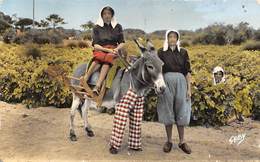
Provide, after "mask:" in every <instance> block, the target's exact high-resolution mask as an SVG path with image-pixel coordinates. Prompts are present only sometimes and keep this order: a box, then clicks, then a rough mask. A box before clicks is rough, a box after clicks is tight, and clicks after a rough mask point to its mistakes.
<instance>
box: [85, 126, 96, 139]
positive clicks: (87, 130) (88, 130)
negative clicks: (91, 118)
mask: <svg viewBox="0 0 260 162" xmlns="http://www.w3.org/2000/svg"><path fill="white" fill-rule="evenodd" d="M85 130H86V132H87V135H88V136H89V137H94V136H95V134H94V132H93V131H92V130H91V129H89V128H86V129H85Z"/></svg>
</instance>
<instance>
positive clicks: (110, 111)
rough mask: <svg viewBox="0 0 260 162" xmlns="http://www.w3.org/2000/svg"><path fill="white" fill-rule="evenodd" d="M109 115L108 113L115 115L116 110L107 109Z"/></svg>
mask: <svg viewBox="0 0 260 162" xmlns="http://www.w3.org/2000/svg"><path fill="white" fill-rule="evenodd" d="M107 113H108V114H109V115H113V114H115V108H110V109H107Z"/></svg>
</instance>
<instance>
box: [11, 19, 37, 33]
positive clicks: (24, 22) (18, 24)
mask: <svg viewBox="0 0 260 162" xmlns="http://www.w3.org/2000/svg"><path fill="white" fill-rule="evenodd" d="M32 24H33V20H32V19H30V18H21V19H19V21H17V22H16V23H15V26H16V27H20V29H21V31H24V29H25V27H27V26H30V25H32ZM35 25H39V23H38V22H37V21H35Z"/></svg>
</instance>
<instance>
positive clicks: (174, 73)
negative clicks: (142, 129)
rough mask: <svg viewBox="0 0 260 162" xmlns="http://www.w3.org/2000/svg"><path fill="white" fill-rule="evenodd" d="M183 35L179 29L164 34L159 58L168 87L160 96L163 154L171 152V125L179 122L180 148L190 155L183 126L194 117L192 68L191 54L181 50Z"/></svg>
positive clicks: (159, 110)
mask: <svg viewBox="0 0 260 162" xmlns="http://www.w3.org/2000/svg"><path fill="white" fill-rule="evenodd" d="M179 44H180V34H179V32H178V31H176V30H168V31H167V32H166V34H165V41H164V45H163V48H161V49H159V51H158V55H159V57H160V59H161V60H162V61H163V62H164V66H163V74H164V80H165V83H166V85H167V88H166V89H165V92H164V93H163V94H162V95H160V96H159V97H158V105H157V111H158V118H159V122H161V123H163V124H164V125H165V130H166V135H167V142H166V143H165V145H164V147H163V151H164V152H167V153H168V152H170V151H171V149H172V125H173V123H176V125H177V129H178V133H179V140H180V141H179V145H178V146H179V148H180V149H181V150H183V151H184V152H185V153H187V154H190V153H191V149H190V147H189V146H188V145H187V143H185V142H184V127H185V126H187V125H189V122H190V115H191V99H190V97H191V86H190V79H191V67H190V61H189V56H188V52H187V50H186V49H184V48H180V46H179Z"/></svg>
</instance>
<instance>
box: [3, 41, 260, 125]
mask: <svg viewBox="0 0 260 162" xmlns="http://www.w3.org/2000/svg"><path fill="white" fill-rule="evenodd" d="M153 42H154V44H155V47H156V48H159V47H160V45H161V44H162V41H160V40H154V41H153ZM126 49H127V52H128V55H138V54H139V51H138V50H137V48H136V46H135V44H134V43H133V42H129V41H128V42H127V43H126ZM91 50H92V49H90V48H83V49H81V48H78V47H76V48H73V49H71V48H59V47H57V46H55V45H40V46H39V45H31V46H26V45H16V44H3V43H1V44H0V91H1V94H0V99H1V100H3V101H6V102H10V103H23V104H26V105H27V106H28V108H32V107H39V106H55V107H70V105H71V102H72V95H71V92H70V91H69V89H68V87H66V86H65V85H64V84H62V83H60V82H59V81H57V80H53V79H52V78H50V77H49V76H48V75H47V73H46V72H45V70H46V68H47V67H48V65H50V64H59V65H61V66H62V67H63V68H64V69H65V71H66V72H67V73H68V74H71V73H72V72H73V70H74V69H75V67H76V66H77V65H78V64H80V63H83V62H87V60H88V59H89V58H90V57H91V55H92V52H91ZM187 50H188V52H189V56H190V60H191V65H192V117H191V118H192V121H193V122H194V123H196V124H210V125H223V124H225V123H226V122H227V121H228V120H230V119H231V118H232V117H234V116H235V115H236V114H242V115H243V116H253V117H254V118H255V119H259V118H260V107H259V105H260V104H259V96H260V90H259V79H260V57H259V56H260V52H259V51H244V50H243V49H242V47H241V46H231V45H229V46H214V45H195V46H188V47H187ZM215 66H221V67H223V68H224V70H225V72H226V77H227V80H226V83H222V84H218V85H213V83H212V73H211V72H212V69H213V68H214V67H215ZM156 104H157V97H156V95H155V94H154V93H153V92H152V91H151V93H150V94H149V95H148V97H147V98H146V103H145V113H144V119H145V120H156V119H157V115H156Z"/></svg>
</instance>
